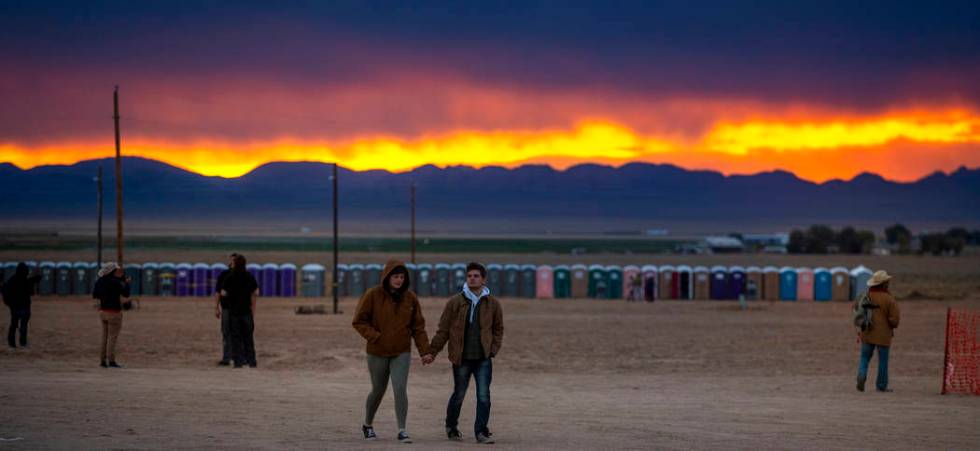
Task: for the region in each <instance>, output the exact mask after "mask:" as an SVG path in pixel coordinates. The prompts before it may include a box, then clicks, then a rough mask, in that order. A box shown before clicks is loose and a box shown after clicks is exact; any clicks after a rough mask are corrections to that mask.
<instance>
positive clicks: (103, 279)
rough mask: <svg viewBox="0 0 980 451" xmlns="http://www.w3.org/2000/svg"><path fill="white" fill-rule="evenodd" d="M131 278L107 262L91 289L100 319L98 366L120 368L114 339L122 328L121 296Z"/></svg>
mask: <svg viewBox="0 0 980 451" xmlns="http://www.w3.org/2000/svg"><path fill="white" fill-rule="evenodd" d="M130 281H131V278H130V277H128V276H126V274H125V272H123V269H122V267H121V266H119V265H117V264H116V263H113V262H109V263H106V264H104V265H102V269H100V270H99V280H97V281H96V282H95V287H94V288H93V289H92V297H93V298H95V299H98V300H99V318H100V319H101V320H102V345H101V347H100V348H99V350H100V353H101V356H100V359H99V366H101V367H103V368H122V365H119V364H118V363H116V341H117V340H118V339H119V332H120V331H121V330H122V298H124V297H126V298H128V297H129V296H130V293H129V283H130Z"/></svg>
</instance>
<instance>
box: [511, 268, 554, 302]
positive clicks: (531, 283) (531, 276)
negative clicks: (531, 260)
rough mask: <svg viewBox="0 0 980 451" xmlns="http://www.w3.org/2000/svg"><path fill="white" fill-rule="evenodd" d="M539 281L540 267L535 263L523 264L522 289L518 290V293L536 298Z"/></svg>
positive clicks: (524, 296) (521, 295) (523, 296)
mask: <svg viewBox="0 0 980 451" xmlns="http://www.w3.org/2000/svg"><path fill="white" fill-rule="evenodd" d="M537 281H538V268H537V267H536V266H534V265H521V282H520V286H519V288H520V289H519V290H517V295H518V296H520V297H522V298H529V299H534V297H535V296H537V292H536V290H535V287H536V285H537ZM549 282H550V281H549Z"/></svg>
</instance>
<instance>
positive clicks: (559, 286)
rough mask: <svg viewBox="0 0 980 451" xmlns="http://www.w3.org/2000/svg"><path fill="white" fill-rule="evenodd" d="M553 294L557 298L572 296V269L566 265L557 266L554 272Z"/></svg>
mask: <svg viewBox="0 0 980 451" xmlns="http://www.w3.org/2000/svg"><path fill="white" fill-rule="evenodd" d="M553 279H554V284H553V288H552V289H553V290H554V292H553V294H554V297H555V299H568V298H570V297H572V270H571V269H569V267H568V266H566V265H558V266H555V270H554V272H553Z"/></svg>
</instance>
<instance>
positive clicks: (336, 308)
mask: <svg viewBox="0 0 980 451" xmlns="http://www.w3.org/2000/svg"><path fill="white" fill-rule="evenodd" d="M331 178H332V179H333V279H332V283H331V284H330V285H331V288H332V290H333V314H334V315H336V314H339V313H340V307H339V305H340V301H339V300H338V299H337V295H338V289H337V288H338V287H337V257H338V252H337V247H338V244H339V240H338V234H337V198H338V194H337V163H334V164H333V177H331Z"/></svg>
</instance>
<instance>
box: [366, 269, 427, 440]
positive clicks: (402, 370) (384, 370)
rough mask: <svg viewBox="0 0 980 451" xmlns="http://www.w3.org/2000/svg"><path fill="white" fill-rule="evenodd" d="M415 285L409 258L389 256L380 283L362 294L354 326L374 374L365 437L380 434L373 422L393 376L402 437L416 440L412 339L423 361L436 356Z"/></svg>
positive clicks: (397, 416)
mask: <svg viewBox="0 0 980 451" xmlns="http://www.w3.org/2000/svg"><path fill="white" fill-rule="evenodd" d="M410 286H411V284H410V281H409V278H408V270H407V269H406V268H405V264H404V263H402V262H400V261H396V260H392V261H389V262H388V264H386V265H385V267H384V271H382V274H381V284H380V285H378V286H376V287H373V288H371V289H369V290H368V291H367V292H366V293H364V295H363V296H361V300H360V302H358V303H357V311H356V312H354V321H353V326H354V329H355V330H357V332H358V333H359V334H361V336H362V337H364V339H365V340H367V363H368V372H369V373H370V375H371V393H370V394H368V397H367V403H366V412H365V415H364V424H363V425H362V426H361V431H362V432H363V433H364V438H365V439H369V440H372V439H375V438H377V435H375V433H374V427H373V426H372V423H373V422H374V414H375V413H377V411H378V406H380V405H381V398H382V397H383V396H384V394H385V391H386V390H387V389H388V380H389V379H390V380H391V385H392V388H393V391H394V392H395V416H396V418H397V420H398V441H400V442H402V443H411V442H412V439H411V438H410V437H409V436H408V432H406V431H405V419H406V417H407V416H408V392H407V388H408V369H409V366H410V364H411V362H412V340H413V339H414V340H415V346H416V347H417V348H418V351H419V355H421V356H422V363H423V364H429V363H432V356H431V355H430V353H429V337H428V335H427V334H426V333H425V318H424V317H423V316H422V308H421V305H419V299H418V297H416V296H415V293H414V292H412V290H410V289H409V287H410Z"/></svg>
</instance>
